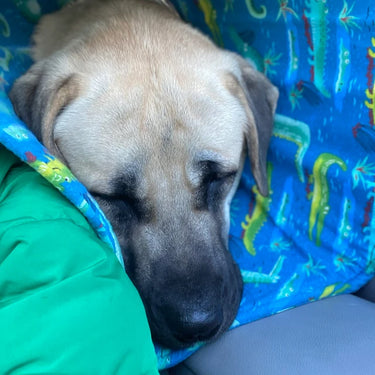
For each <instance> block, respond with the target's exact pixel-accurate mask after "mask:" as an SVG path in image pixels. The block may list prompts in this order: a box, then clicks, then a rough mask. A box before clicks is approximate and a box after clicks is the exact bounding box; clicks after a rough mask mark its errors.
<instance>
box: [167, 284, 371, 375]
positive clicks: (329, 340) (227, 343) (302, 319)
mask: <svg viewBox="0 0 375 375" xmlns="http://www.w3.org/2000/svg"><path fill="white" fill-rule="evenodd" d="M373 302H375V279H373V280H372V281H371V282H370V283H369V284H368V285H366V286H365V287H364V288H362V289H361V290H360V291H359V292H358V293H356V295H340V296H336V297H331V298H328V299H325V300H321V301H317V302H313V303H310V304H308V305H304V306H301V307H297V308H294V309H291V310H288V311H285V312H282V313H280V314H276V315H274V316H271V317H268V318H265V319H261V320H259V321H256V322H253V323H250V324H247V325H244V326H241V327H239V328H236V329H234V330H232V331H230V332H227V333H226V334H225V335H223V336H222V337H221V338H220V339H219V340H217V341H216V342H214V343H211V344H209V345H207V346H204V347H203V348H201V349H200V350H199V351H198V352H197V353H195V354H194V355H192V356H191V357H190V358H188V359H187V360H186V361H185V362H183V363H182V364H180V365H179V366H177V367H176V368H174V369H171V370H170V371H169V374H170V375H294V374H296V375H300V374H301V375H317V374H319V375H372V374H375V303H373Z"/></svg>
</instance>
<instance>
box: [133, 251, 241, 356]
mask: <svg viewBox="0 0 375 375" xmlns="http://www.w3.org/2000/svg"><path fill="white" fill-rule="evenodd" d="M225 253H226V254H225V258H226V261H225V262H219V263H220V267H218V265H217V264H215V262H212V260H211V261H207V262H205V263H203V264H202V263H201V264H199V266H198V265H197V266H196V267H193V266H192V265H190V267H187V269H185V270H184V271H182V270H180V271H181V272H176V267H175V265H174V266H173V267H170V266H168V265H167V266H166V265H165V264H162V263H160V264H158V265H155V271H156V273H155V274H154V275H155V277H154V279H153V287H152V293H146V294H144V293H143V291H142V289H141V290H140V294H141V296H142V298H143V301H144V304H145V308H146V312H147V315H148V320H149V323H150V327H151V333H152V337H153V339H154V341H155V342H156V343H158V344H161V345H163V346H166V347H169V348H173V349H179V348H184V347H188V346H191V345H193V344H195V343H197V342H204V341H209V340H212V339H215V338H216V337H218V336H219V335H220V334H221V333H223V332H225V331H226V330H227V329H228V328H229V327H230V325H231V324H232V322H233V320H234V318H235V316H236V314H237V310H238V307H239V304H240V301H241V296H242V286H243V284H242V279H241V274H240V271H239V269H238V266H237V265H236V264H235V263H234V261H233V259H232V257H231V255H230V253H229V252H228V251H227V250H225ZM192 268H194V270H192ZM147 289H148V288H147Z"/></svg>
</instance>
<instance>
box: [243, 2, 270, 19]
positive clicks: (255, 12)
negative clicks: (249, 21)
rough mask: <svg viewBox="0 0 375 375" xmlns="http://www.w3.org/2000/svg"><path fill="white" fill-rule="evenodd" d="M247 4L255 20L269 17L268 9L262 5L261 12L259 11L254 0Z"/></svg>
mask: <svg viewBox="0 0 375 375" xmlns="http://www.w3.org/2000/svg"><path fill="white" fill-rule="evenodd" d="M245 3H246V6H247V10H248V11H249V13H250V15H251V16H253V17H254V18H258V19H262V18H265V17H266V16H267V8H266V7H265V6H264V5H261V6H260V10H258V9H257V8H256V7H255V5H254V3H253V0H245Z"/></svg>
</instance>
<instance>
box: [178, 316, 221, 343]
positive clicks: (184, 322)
mask: <svg viewBox="0 0 375 375" xmlns="http://www.w3.org/2000/svg"><path fill="white" fill-rule="evenodd" d="M222 322H223V314H222V312H221V311H217V312H214V313H211V312H210V313H209V312H204V311H194V312H193V313H191V314H189V315H184V316H183V317H182V319H181V320H180V321H179V322H178V326H177V327H175V332H176V336H177V338H179V339H180V340H181V341H183V342H196V341H205V340H209V339H210V338H212V337H213V336H214V335H215V334H216V333H217V332H218V331H219V329H220V326H221V324H222Z"/></svg>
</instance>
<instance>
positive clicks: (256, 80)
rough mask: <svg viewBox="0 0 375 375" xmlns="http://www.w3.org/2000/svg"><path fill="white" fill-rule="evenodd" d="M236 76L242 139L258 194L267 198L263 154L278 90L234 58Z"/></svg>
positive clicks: (268, 138)
mask: <svg viewBox="0 0 375 375" xmlns="http://www.w3.org/2000/svg"><path fill="white" fill-rule="evenodd" d="M235 59H236V60H237V62H238V65H239V69H240V74H239V77H238V74H236V76H237V79H236V80H237V81H238V84H237V89H238V88H239V90H236V95H237V96H238V97H239V99H240V100H241V102H242V103H243V105H244V108H245V111H246V115H247V124H246V129H245V137H246V143H247V149H248V153H249V158H250V163H251V169H252V172H253V176H254V179H255V182H256V184H257V186H258V190H259V192H260V193H261V194H262V195H263V196H266V195H268V182H267V151H268V146H269V143H270V139H271V135H272V130H273V121H274V114H275V110H276V105H277V99H278V97H279V91H278V89H277V88H276V87H275V86H274V85H272V84H271V82H270V81H269V80H268V79H267V78H266V77H265V76H264V75H263V74H261V73H260V72H258V71H257V70H256V69H254V68H253V67H252V66H250V65H249V64H248V63H247V62H246V60H244V59H243V58H242V57H239V56H237V55H236V57H235Z"/></svg>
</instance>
